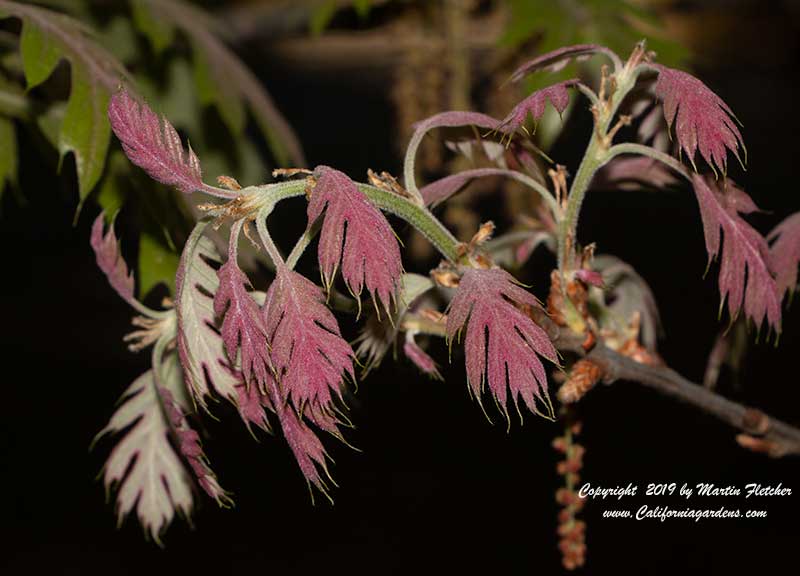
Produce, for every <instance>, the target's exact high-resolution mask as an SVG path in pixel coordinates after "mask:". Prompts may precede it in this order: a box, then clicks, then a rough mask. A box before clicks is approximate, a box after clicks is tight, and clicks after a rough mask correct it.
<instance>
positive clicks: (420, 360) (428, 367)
mask: <svg viewBox="0 0 800 576" xmlns="http://www.w3.org/2000/svg"><path fill="white" fill-rule="evenodd" d="M403 353H404V354H405V355H406V358H408V359H409V360H411V362H413V363H414V365H415V366H416V367H417V368H419V369H420V371H422V372H423V373H424V374H427V375H428V376H430V377H431V378H433V379H434V380H441V379H442V375H441V374H440V373H439V368H438V367H437V366H436V362H435V361H434V360H433V358H431V357H430V356H429V355H428V353H427V352H425V350H423V349H422V348H420V346H419V344H417V343H416V341H415V340H414V337H413V335H412V333H411V332H406V340H405V342H404V343H403Z"/></svg>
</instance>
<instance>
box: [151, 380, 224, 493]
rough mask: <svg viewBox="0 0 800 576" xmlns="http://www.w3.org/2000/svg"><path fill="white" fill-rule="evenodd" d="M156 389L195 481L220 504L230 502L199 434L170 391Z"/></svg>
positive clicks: (180, 450) (163, 388) (179, 448)
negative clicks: (209, 463)
mask: <svg viewBox="0 0 800 576" xmlns="http://www.w3.org/2000/svg"><path fill="white" fill-rule="evenodd" d="M158 391H159V393H160V395H161V400H162V403H163V405H164V411H165V412H166V414H167V417H168V418H169V421H170V423H171V424H172V429H173V430H174V432H175V436H176V438H177V445H178V451H179V452H180V453H181V455H182V456H183V457H184V458H185V460H186V462H187V463H188V464H189V467H190V468H191V470H192V472H193V473H194V476H195V479H196V480H197V483H198V484H199V485H200V487H201V488H202V489H203V490H204V491H205V493H206V494H208V495H209V496H210V497H211V498H213V499H214V500H216V501H217V502H218V503H219V504H220V505H228V504H230V503H231V499H230V497H229V496H228V493H227V492H226V491H225V490H223V489H222V487H221V486H220V485H219V482H218V481H217V476H216V474H214V471H213V470H211V467H210V466H209V465H208V461H207V460H206V457H205V454H204V453H203V447H202V446H201V445H200V435H199V434H198V433H197V432H195V431H194V430H193V429H192V427H191V426H190V425H189V421H188V420H187V419H186V416H185V414H184V412H183V410H182V409H181V407H180V405H179V404H178V402H176V401H175V398H174V397H173V395H172V393H171V392H170V391H169V390H168V389H167V388H165V387H159V388H158Z"/></svg>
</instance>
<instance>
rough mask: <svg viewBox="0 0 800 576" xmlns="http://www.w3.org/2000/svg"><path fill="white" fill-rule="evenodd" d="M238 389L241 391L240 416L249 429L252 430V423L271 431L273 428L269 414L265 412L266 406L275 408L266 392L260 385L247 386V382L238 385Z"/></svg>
mask: <svg viewBox="0 0 800 576" xmlns="http://www.w3.org/2000/svg"><path fill="white" fill-rule="evenodd" d="M236 391H237V392H238V393H239V401H238V402H237V406H238V408H239V416H241V417H242V420H243V421H244V424H245V426H247V428H248V430H250V425H251V424H255V425H256V426H258V427H259V428H261V429H262V430H263V431H264V432H270V431H271V429H272V428H271V426H270V425H269V420H267V414H266V412H264V408H267V409H269V410H274V408H273V407H272V403H271V402H270V400H269V396H268V395H267V394H264V393H263V392H262V391H261V390H260V389H259V387H258V386H246V385H245V384H241V385H239V386H237V387H236ZM251 432H252V430H251Z"/></svg>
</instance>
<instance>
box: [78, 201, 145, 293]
mask: <svg viewBox="0 0 800 576" xmlns="http://www.w3.org/2000/svg"><path fill="white" fill-rule="evenodd" d="M104 224H105V213H104V212H101V213H100V214H99V215H98V216H97V218H95V221H94V224H93V225H92V232H91V236H90V238H89V241H90V243H91V245H92V249H93V250H94V254H95V258H96V259H97V266H98V268H100V270H101V271H102V272H103V274H105V275H106V278H107V279H108V283H109V284H111V287H112V288H113V289H114V291H115V292H116V293H117V294H119V296H120V298H122V299H123V300H125V301H126V302H128V303H130V302H132V301H133V300H135V298H134V295H133V287H134V279H133V273H132V272H129V271H128V266H127V264H125V260H124V259H123V258H122V254H120V251H119V245H118V242H117V237H116V235H115V234H114V224H113V222H112V224H111V226H109V229H108V232H106V234H105V235H103V228H104Z"/></svg>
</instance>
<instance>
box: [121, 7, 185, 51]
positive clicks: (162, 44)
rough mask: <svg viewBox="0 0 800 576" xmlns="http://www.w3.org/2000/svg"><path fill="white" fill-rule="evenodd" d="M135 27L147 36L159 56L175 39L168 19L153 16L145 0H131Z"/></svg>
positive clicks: (173, 30) (173, 29)
mask: <svg viewBox="0 0 800 576" xmlns="http://www.w3.org/2000/svg"><path fill="white" fill-rule="evenodd" d="M130 4H131V12H132V16H133V23H134V25H135V26H136V29H137V30H139V31H140V32H141V33H142V34H144V35H145V36H146V37H147V40H148V42H150V46H152V47H153V51H154V52H155V53H156V55H158V56H160V55H162V54H163V53H164V51H165V50H166V49H167V48H169V47H170V46H171V45H172V43H173V42H174V40H175V28H174V27H173V26H172V24H170V23H169V22H168V21H166V20H164V19H161V18H154V17H153V13H152V12H151V11H150V10H149V9H148V5H147V2H146V1H145V0H131V3H130Z"/></svg>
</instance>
